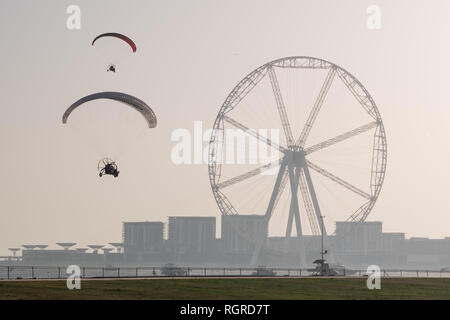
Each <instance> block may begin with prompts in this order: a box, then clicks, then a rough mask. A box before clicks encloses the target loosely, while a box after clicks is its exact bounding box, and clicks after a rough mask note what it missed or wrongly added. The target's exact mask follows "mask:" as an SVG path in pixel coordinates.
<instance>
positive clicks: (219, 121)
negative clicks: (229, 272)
mask: <svg viewBox="0 0 450 320" xmlns="http://www.w3.org/2000/svg"><path fill="white" fill-rule="evenodd" d="M274 66H275V67H281V68H299V69H301V68H311V69H334V70H336V73H337V74H338V76H339V77H341V80H342V81H344V82H345V81H348V82H349V83H350V85H352V86H353V87H354V88H355V87H356V89H354V90H360V91H359V92H360V93H361V96H363V97H364V99H365V103H367V104H366V107H367V108H368V109H366V108H364V106H363V108H364V109H365V111H366V112H367V113H368V114H369V115H370V116H371V117H372V118H373V119H374V120H375V122H376V127H375V133H374V136H375V137H376V138H378V141H375V140H376V138H375V137H374V143H373V148H372V172H371V183H370V197H369V199H368V201H367V202H365V203H363V205H361V206H360V207H359V208H358V209H357V210H356V211H355V212H354V213H352V214H351V215H350V217H349V218H348V219H347V220H350V221H358V222H362V221H364V220H365V219H366V218H367V216H368V215H369V213H370V212H371V210H372V209H373V207H374V205H375V202H376V200H377V198H378V196H379V194H380V192H381V189H382V185H383V182H384V176H385V171H386V163H387V143H386V134H385V128H384V125H383V121H382V118H381V115H380V113H379V111H378V107H377V105H376V103H375V101H374V100H373V98H372V97H371V95H370V93H369V92H368V91H367V89H366V88H365V87H364V85H363V84H362V83H361V82H360V81H359V80H358V79H357V78H356V77H355V76H353V75H352V74H351V73H350V72H348V71H347V70H346V69H344V68H342V67H340V66H338V65H336V64H335V63H332V62H330V61H327V60H324V59H321V58H315V57H310V56H289V57H284V58H279V59H275V60H272V61H270V62H267V63H265V64H263V65H261V66H259V67H258V68H256V69H254V70H253V71H251V72H250V73H248V74H247V75H246V76H245V77H244V78H243V79H242V80H241V81H240V82H238V84H237V85H236V86H235V87H234V88H233V89H232V90H231V92H230V93H229V94H228V96H227V97H226V99H225V101H224V103H223V104H222V106H221V108H220V110H219V113H218V115H217V117H216V119H215V121H214V125H213V132H212V134H211V139H210V141H209V161H208V173H209V179H210V184H211V188H212V191H213V195H214V197H215V199H216V202H217V204H218V207H219V210H220V212H221V214H222V215H230V214H238V212H237V210H236V209H235V208H234V207H233V205H232V203H231V201H230V200H229V199H228V198H227V196H226V195H225V193H223V192H221V191H220V188H219V187H218V185H219V180H218V179H217V177H219V179H220V170H221V168H222V164H220V163H217V162H215V161H214V154H215V151H216V150H215V148H214V146H215V144H217V143H218V142H217V140H216V138H217V137H216V136H215V133H217V131H219V130H223V126H224V118H225V117H226V114H227V113H228V112H230V111H231V110H233V109H234V108H235V107H236V106H238V104H239V103H240V101H242V100H243V99H244V98H245V96H246V95H247V94H248V93H249V92H250V91H251V90H252V89H253V88H254V87H256V86H257V85H258V83H259V82H260V81H261V80H262V79H263V78H264V77H265V76H266V75H267V72H268V71H267V70H268V69H269V68H270V67H274ZM344 84H346V83H344ZM245 85H248V86H247V87H245ZM346 86H347V84H346ZM347 87H348V86H347ZM249 88H250V89H249ZM246 90H247V91H246ZM359 92H357V93H356V94H359ZM352 93H354V92H352ZM241 95H243V96H242V97H241ZM354 95H355V94H354ZM355 97H356V96H355ZM358 102H359V101H358ZM360 104H361V103H360ZM368 110H369V111H368ZM221 127H222V128H221ZM374 162H376V164H374ZM374 169H375V170H374ZM217 171H219V174H217ZM374 172H375V173H374Z"/></svg>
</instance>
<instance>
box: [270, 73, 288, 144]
mask: <svg viewBox="0 0 450 320" xmlns="http://www.w3.org/2000/svg"><path fill="white" fill-rule="evenodd" d="M269 78H270V83H271V85H272V91H273V95H274V97H275V101H276V103H277V108H278V113H279V115H280V119H281V124H282V126H283V130H284V134H285V136H286V142H287V144H288V146H291V145H293V144H294V136H293V135H292V130H291V125H290V124H289V118H288V116H287V113H286V108H285V106H284V102H283V97H282V95H281V91H280V86H279V84H278V79H277V75H276V73H275V70H274V69H273V67H269Z"/></svg>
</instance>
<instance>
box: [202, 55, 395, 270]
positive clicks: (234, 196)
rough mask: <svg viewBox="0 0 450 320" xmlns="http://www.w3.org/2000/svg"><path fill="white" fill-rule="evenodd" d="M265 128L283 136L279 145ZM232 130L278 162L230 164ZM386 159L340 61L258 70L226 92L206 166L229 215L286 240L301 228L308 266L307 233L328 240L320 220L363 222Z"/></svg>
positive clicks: (369, 112)
mask: <svg viewBox="0 0 450 320" xmlns="http://www.w3.org/2000/svg"><path fill="white" fill-rule="evenodd" d="M261 128H263V129H264V130H265V131H264V130H263V131H261ZM266 129H267V130H266ZM268 129H270V130H271V132H277V131H274V130H277V129H278V130H279V135H278V139H273V137H272V136H270V137H269V134H268ZM229 130H238V131H241V132H244V133H245V136H246V137H247V138H249V139H253V140H256V141H257V142H258V143H259V145H258V146H261V147H262V146H265V147H266V148H267V149H266V150H265V151H270V152H272V153H273V154H275V156H273V154H271V157H270V161H268V160H267V159H268V158H267V157H265V159H264V161H262V162H258V161H252V160H254V159H250V158H252V157H251V155H249V154H247V153H246V154H245V155H244V160H247V161H240V162H239V161H238V164H236V163H235V162H233V161H228V160H229V159H228V157H227V161H225V160H224V155H227V156H228V155H229V154H232V155H233V157H234V153H235V151H236V150H235V146H234V145H232V146H230V141H231V140H230V139H227V138H226V136H227V132H228V131H229ZM274 136H276V135H274ZM262 153H264V152H262ZM258 154H261V152H259V153H258ZM253 158H254V157H253ZM241 160H242V159H241ZM386 161H387V147H386V134H385V129H384V126H383V122H382V119H381V116H380V113H379V111H378V109H377V106H376V104H375V102H374V100H373V99H372V97H371V96H370V94H369V93H368V91H367V90H366V89H365V88H364V86H363V85H362V84H361V83H360V82H359V81H358V80H357V79H356V78H355V77H354V76H353V75H351V74H350V73H349V72H347V71H346V70H344V69H343V68H341V67H339V66H337V65H336V64H334V63H331V62H328V61H325V60H322V59H318V58H313V57H287V58H282V59H278V60H274V61H272V62H269V63H266V64H264V65H263V66H261V67H259V68H257V69H255V70H254V71H252V72H251V73H250V74H248V75H247V76H246V77H245V78H244V79H242V80H241V81H240V82H239V83H238V84H237V85H236V86H235V87H234V89H233V90H232V91H231V93H230V94H229V95H228V97H227V98H226V100H225V102H224V103H223V105H222V107H221V109H220V111H219V113H218V115H217V118H216V120H215V122H214V126H213V131H212V135H211V139H210V143H209V167H208V169H209V179H210V184H211V188H212V192H213V194H214V198H215V200H216V202H217V205H218V207H219V210H220V212H221V214H222V215H236V214H239V215H245V214H260V215H262V216H264V220H265V222H266V223H267V226H268V228H269V229H271V228H272V226H273V227H274V228H275V229H276V228H278V229H280V227H281V229H282V230H283V233H284V234H285V237H286V238H289V237H291V235H292V228H293V225H294V226H295V229H296V234H297V239H298V240H299V245H300V259H301V261H302V262H303V263H304V261H305V249H304V241H303V235H305V234H306V233H308V232H309V233H310V234H312V235H320V234H322V235H323V236H324V237H326V236H327V234H331V232H330V229H331V228H332V225H324V222H323V221H324V219H323V215H326V216H327V221H338V220H340V221H352V222H363V221H365V220H366V218H367V217H368V215H369V214H370V212H371V210H372V208H373V207H374V205H375V202H376V200H377V198H378V196H379V194H380V191H381V187H382V185H383V180H384V176H385V171H386ZM286 186H287V188H286ZM286 189H287V190H288V191H285V190H286ZM298 193H300V194H301V199H302V200H303V201H300V197H299V196H298ZM341 204H344V205H341ZM305 220H306V221H308V223H309V225H306V223H305ZM280 221H282V222H280ZM284 226H285V227H284ZM284 228H285V229H284ZM284 230H285V232H284ZM327 230H328V231H327ZM262 246H263V243H262V240H261V241H259V243H257V244H255V249H254V253H253V257H252V261H253V262H255V261H256V260H257V258H258V255H259V252H260V250H261V247H262Z"/></svg>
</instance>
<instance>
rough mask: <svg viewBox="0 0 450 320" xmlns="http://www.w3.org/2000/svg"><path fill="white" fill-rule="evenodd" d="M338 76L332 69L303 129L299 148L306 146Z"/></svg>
mask: <svg viewBox="0 0 450 320" xmlns="http://www.w3.org/2000/svg"><path fill="white" fill-rule="evenodd" d="M335 74H336V68H331V69H330V71H328V74H327V77H326V78H325V81H324V83H323V85H322V88H321V89H320V92H319V95H318V96H317V99H316V102H315V103H314V106H313V108H312V110H311V113H310V114H309V116H308V120H306V124H305V126H304V127H303V130H302V132H301V134H300V137H299V138H298V140H297V142H296V145H297V146H299V147H303V146H304V145H305V142H306V139H307V138H308V135H309V133H310V132H311V129H312V126H313V124H314V121H316V118H317V115H318V114H319V111H320V108H321V107H322V104H323V102H324V101H325V97H326V95H327V93H328V90H329V89H330V86H331V83H332V82H333V79H334V76H335Z"/></svg>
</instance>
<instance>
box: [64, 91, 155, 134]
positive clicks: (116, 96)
mask: <svg viewBox="0 0 450 320" xmlns="http://www.w3.org/2000/svg"><path fill="white" fill-rule="evenodd" d="M97 99H110V100H116V101H120V102H122V103H124V104H126V105H128V106H130V107H132V108H133V109H135V110H137V111H139V112H140V113H141V114H142V116H143V117H144V118H145V120H146V121H147V124H148V126H149V128H155V127H156V124H157V119H156V115H155V113H154V112H153V110H152V109H151V108H150V107H149V106H148V105H147V104H146V103H145V102H144V101H142V100H140V99H138V98H136V97H133V96H131V95H129V94H126V93H122V92H111V91H105V92H98V93H94V94H91V95H88V96H86V97H83V98H81V99H79V100H78V101H76V102H75V103H74V104H72V105H71V106H70V107H69V108H68V109H67V110H66V111H65V112H64V115H63V117H62V122H63V123H67V119H68V118H69V116H70V114H71V113H72V111H73V110H75V109H76V108H77V107H79V106H80V105H82V104H84V103H86V102H89V101H92V100H97Z"/></svg>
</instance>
